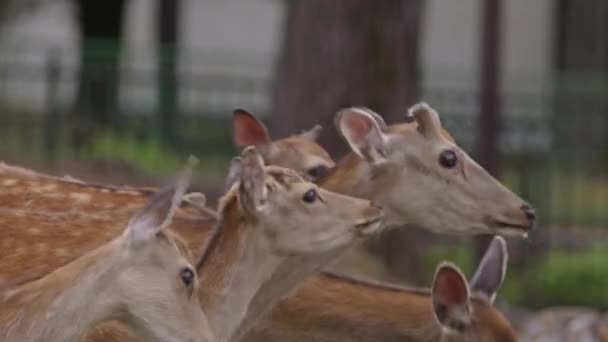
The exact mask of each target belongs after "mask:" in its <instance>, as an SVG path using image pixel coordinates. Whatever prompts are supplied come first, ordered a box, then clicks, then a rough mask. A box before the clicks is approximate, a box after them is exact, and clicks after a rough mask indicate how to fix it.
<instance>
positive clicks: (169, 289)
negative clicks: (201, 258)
mask: <svg viewBox="0 0 608 342" xmlns="http://www.w3.org/2000/svg"><path fill="white" fill-rule="evenodd" d="M186 173H187V175H184V176H182V178H181V179H180V180H179V181H178V182H177V184H176V185H174V186H171V187H168V188H165V189H164V190H161V191H159V192H158V194H156V195H155V196H154V197H153V198H152V199H150V201H149V202H148V203H147V204H146V206H145V207H144V208H142V209H141V210H140V211H139V212H138V213H136V214H135V215H134V216H133V218H132V219H131V220H130V222H129V224H128V227H127V229H126V231H125V234H124V235H123V237H122V239H123V246H122V248H123V251H122V252H123V253H124V254H125V255H127V256H128V259H126V260H125V262H124V263H123V264H122V265H121V267H120V268H119V269H117V274H116V276H117V277H116V279H115V280H114V281H113V282H112V284H108V288H114V291H115V293H116V294H120V297H121V299H122V300H123V301H124V302H123V303H122V306H123V307H124V308H125V309H126V310H127V312H128V313H130V315H131V316H132V317H130V318H129V321H131V322H133V323H134V324H135V327H136V330H137V331H139V332H140V334H141V335H142V336H144V337H145V339H146V341H148V340H150V341H152V340H158V341H211V338H210V330H209V328H208V326H207V323H206V317H204V315H203V313H202V311H201V307H200V304H199V300H198V296H197V292H198V287H199V284H198V278H197V274H196V272H195V268H194V266H193V260H192V256H191V254H190V252H189V251H188V249H187V248H186V246H185V245H184V244H183V243H182V242H181V241H180V240H178V239H176V238H175V237H173V236H172V235H171V234H170V233H169V231H166V230H165V229H164V228H166V227H167V226H168V225H169V224H170V222H171V219H172V217H173V214H174V212H175V210H176V209H177V207H178V206H179V204H180V202H181V199H182V197H183V196H184V193H185V191H186V188H187V185H188V183H189V178H190V170H188V171H187V172H186Z"/></svg>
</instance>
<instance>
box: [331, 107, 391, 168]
mask: <svg viewBox="0 0 608 342" xmlns="http://www.w3.org/2000/svg"><path fill="white" fill-rule="evenodd" d="M383 123H384V120H382V118H381V117H380V116H379V115H378V114H376V113H374V112H372V111H371V110H369V109H367V108H357V107H352V108H346V109H342V110H340V111H339V112H338V113H337V114H336V119H335V124H336V128H337V130H338V131H339V132H340V134H342V137H344V139H345V140H346V142H347V143H348V145H349V146H350V148H351V150H352V151H353V152H354V153H356V154H357V155H358V156H359V157H361V158H363V159H365V160H367V161H369V162H370V163H381V162H383V161H385V160H386V156H387V140H388V139H387V137H386V135H385V134H384V132H382V129H383V126H385V124H384V125H383Z"/></svg>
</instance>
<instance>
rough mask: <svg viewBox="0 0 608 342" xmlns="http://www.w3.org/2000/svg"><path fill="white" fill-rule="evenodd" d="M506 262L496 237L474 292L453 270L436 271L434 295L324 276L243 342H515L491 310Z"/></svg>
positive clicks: (288, 300)
mask: <svg viewBox="0 0 608 342" xmlns="http://www.w3.org/2000/svg"><path fill="white" fill-rule="evenodd" d="M506 262H507V254H506V245H505V243H504V240H503V239H502V238H500V237H495V238H494V240H493V241H492V243H491V244H490V247H489V248H488V250H487V251H486V255H485V257H484V259H483V260H482V262H481V263H480V265H479V266H478V268H477V271H476V272H475V275H474V276H473V279H472V281H471V285H470V290H469V285H468V284H467V282H466V280H465V279H464V277H463V276H462V274H461V273H460V271H459V270H458V268H456V267H455V266H452V265H451V264H449V263H442V264H441V265H440V266H439V267H438V269H437V271H436V274H435V279H434V282H433V287H432V289H431V291H425V290H417V289H408V288H402V287H396V286H392V285H385V284H379V283H373V282H368V281H361V280H355V279H351V278H347V277H344V276H340V275H335V274H332V273H322V274H321V275H319V276H317V277H315V278H313V279H311V280H309V281H307V282H306V284H305V285H303V286H300V287H299V288H298V291H297V292H296V293H295V294H293V295H291V296H289V297H288V298H286V299H285V300H284V301H282V302H281V303H280V304H278V307H277V308H276V309H275V310H273V312H272V317H268V318H265V319H262V320H260V323H259V324H257V325H256V327H255V328H254V329H253V332H252V333H251V334H249V335H247V336H246V337H245V338H244V339H243V341H246V342H258V341H264V342H272V341H292V342H315V341H344V342H348V341H357V342H365V341H370V342H371V341H387V342H388V341H401V342H403V341H409V342H423V341H424V342H427V341H428V342H430V341H446V342H447V341H454V342H456V341H459V342H511V341H517V337H516V334H515V331H514V330H513V328H512V327H511V325H510V324H509V322H508V321H507V320H506V319H505V318H504V316H503V315H502V314H501V313H500V312H499V311H498V310H496V309H495V308H494V307H493V306H492V302H493V300H494V298H495V295H496V291H497V289H498V288H499V287H500V284H501V283H502V280H503V279H504V275H505V272H506Z"/></svg>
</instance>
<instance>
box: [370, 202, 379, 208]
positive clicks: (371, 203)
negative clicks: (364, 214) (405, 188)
mask: <svg viewBox="0 0 608 342" xmlns="http://www.w3.org/2000/svg"><path fill="white" fill-rule="evenodd" d="M369 205H371V206H372V207H374V208H377V209H382V206H381V205H380V204H378V203H377V202H375V201H370V203H369Z"/></svg>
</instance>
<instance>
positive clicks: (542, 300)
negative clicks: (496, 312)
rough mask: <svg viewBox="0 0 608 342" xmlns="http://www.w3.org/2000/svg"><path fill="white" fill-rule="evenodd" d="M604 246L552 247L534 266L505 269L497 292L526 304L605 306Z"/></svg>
mask: <svg viewBox="0 0 608 342" xmlns="http://www.w3.org/2000/svg"><path fill="white" fill-rule="evenodd" d="M607 259H608V248H605V247H603V248H599V247H594V248H590V249H587V250H584V251H580V252H562V251H555V252H552V253H550V254H549V255H548V256H547V257H546V258H544V259H543V260H541V261H540V262H539V263H538V264H537V265H535V267H527V268H526V270H525V271H524V272H521V273H519V274H518V273H515V272H509V273H508V276H507V280H506V282H505V284H504V286H503V289H502V290H501V291H500V294H499V296H500V297H502V298H504V299H506V300H508V301H509V302H512V303H516V304H519V305H522V306H526V307H529V308H534V309H537V308H543V307H547V306H555V305H583V306H590V307H596V308H600V309H607V308H608V291H606V289H607V288H608V263H607V262H606V260H607Z"/></svg>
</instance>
